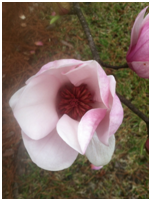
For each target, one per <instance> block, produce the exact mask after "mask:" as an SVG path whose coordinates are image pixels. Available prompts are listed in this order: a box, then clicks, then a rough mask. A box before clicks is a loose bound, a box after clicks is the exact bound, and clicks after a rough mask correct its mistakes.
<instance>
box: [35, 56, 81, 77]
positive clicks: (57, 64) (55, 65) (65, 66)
mask: <svg viewBox="0 0 151 201" xmlns="http://www.w3.org/2000/svg"><path fill="white" fill-rule="evenodd" d="M83 63H84V62H83V61H80V60H75V59H60V60H55V61H52V62H49V63H47V64H45V65H44V66H42V68H41V69H40V70H39V72H38V73H37V74H36V75H39V74H41V73H43V72H44V71H47V70H50V69H61V73H66V72H68V71H70V70H71V69H74V68H76V67H78V66H79V65H82V64H83Z"/></svg>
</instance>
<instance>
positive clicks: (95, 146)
mask: <svg viewBox="0 0 151 201" xmlns="http://www.w3.org/2000/svg"><path fill="white" fill-rule="evenodd" d="M114 149H115V137H114V135H112V136H111V137H110V139H109V145H108V146H106V145H104V144H103V143H101V142H100V140H99V139H98V137H97V134H96V133H95V134H94V135H93V138H92V140H91V141H90V143H89V145H88V147H87V150H86V153H85V155H86V157H87V158H88V160H89V161H90V162H91V163H92V164H93V165H94V166H104V165H106V164H107V163H109V162H110V160H111V158H112V155H113V153H114Z"/></svg>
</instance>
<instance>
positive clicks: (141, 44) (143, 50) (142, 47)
mask: <svg viewBox="0 0 151 201" xmlns="http://www.w3.org/2000/svg"><path fill="white" fill-rule="evenodd" d="M127 61H128V62H132V61H149V21H148V23H146V24H145V25H144V27H143V28H142V29H141V31H140V35H139V38H138V40H137V43H136V45H134V46H133V47H132V48H131V51H130V53H129V55H127Z"/></svg>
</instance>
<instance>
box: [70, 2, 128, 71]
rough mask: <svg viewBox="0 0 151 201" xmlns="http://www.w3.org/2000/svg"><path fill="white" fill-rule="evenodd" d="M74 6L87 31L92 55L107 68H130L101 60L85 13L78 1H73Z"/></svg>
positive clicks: (126, 65)
mask: <svg viewBox="0 0 151 201" xmlns="http://www.w3.org/2000/svg"><path fill="white" fill-rule="evenodd" d="M73 6H74V11H75V12H76V14H77V16H78V18H79V20H80V23H81V25H82V27H83V30H84V32H85V35H86V37H87V39H88V42H89V46H90V49H91V52H92V56H93V58H94V59H95V60H96V61H97V62H98V63H99V64H100V65H101V66H103V67H106V68H112V69H115V70H118V69H121V68H128V64H127V63H126V64H124V65H121V66H112V65H110V64H106V63H104V62H103V61H101V59H100V56H99V54H98V51H97V48H96V46H95V43H94V41H93V38H92V35H91V31H90V29H89V26H88V24H87V22H86V20H85V17H84V16H83V13H82V11H81V9H80V6H79V4H78V3H77V2H75V3H73Z"/></svg>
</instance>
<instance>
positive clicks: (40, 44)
mask: <svg viewBox="0 0 151 201" xmlns="http://www.w3.org/2000/svg"><path fill="white" fill-rule="evenodd" d="M35 45H37V46H43V45H44V44H43V42H41V41H36V42H35Z"/></svg>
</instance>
